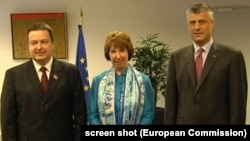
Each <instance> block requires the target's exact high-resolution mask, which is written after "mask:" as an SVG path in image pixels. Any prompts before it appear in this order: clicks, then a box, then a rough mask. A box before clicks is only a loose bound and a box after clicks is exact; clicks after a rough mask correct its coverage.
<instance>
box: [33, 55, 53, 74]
mask: <svg viewBox="0 0 250 141" xmlns="http://www.w3.org/2000/svg"><path fill="white" fill-rule="evenodd" d="M32 62H33V64H34V66H35V69H36V71H37V72H39V69H40V68H41V67H42V65H40V64H38V63H37V62H36V61H35V60H34V59H32ZM52 62H53V57H52V56H51V58H50V60H49V62H48V63H47V64H45V65H44V67H46V68H47V71H48V72H50V71H51V66H52Z"/></svg>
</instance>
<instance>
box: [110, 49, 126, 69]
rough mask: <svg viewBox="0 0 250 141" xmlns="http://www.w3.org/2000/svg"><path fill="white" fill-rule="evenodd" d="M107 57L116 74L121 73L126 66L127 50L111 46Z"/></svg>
mask: <svg viewBox="0 0 250 141" xmlns="http://www.w3.org/2000/svg"><path fill="white" fill-rule="evenodd" d="M109 57H110V61H111V62H112V64H113V66H114V68H115V70H116V71H118V72H122V71H123V70H124V69H125V68H126V67H127V66H128V50H127V49H126V48H121V47H117V46H114V45H113V44H112V45H111V47H110V51H109Z"/></svg>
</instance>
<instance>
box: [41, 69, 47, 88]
mask: <svg viewBox="0 0 250 141" xmlns="http://www.w3.org/2000/svg"><path fill="white" fill-rule="evenodd" d="M46 70H47V69H46V68H45V67H41V68H40V71H42V77H41V84H42V88H43V90H44V92H45V93H47V92H48V77H47V74H46Z"/></svg>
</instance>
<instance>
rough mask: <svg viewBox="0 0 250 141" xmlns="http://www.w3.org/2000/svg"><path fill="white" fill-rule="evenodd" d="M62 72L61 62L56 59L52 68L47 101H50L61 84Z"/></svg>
mask: <svg viewBox="0 0 250 141" xmlns="http://www.w3.org/2000/svg"><path fill="white" fill-rule="evenodd" d="M61 70H62V67H61V65H60V64H59V62H58V61H57V60H55V59H54V60H53V64H52V68H51V72H50V77H49V89H48V94H47V97H46V99H48V98H49V97H50V96H51V94H52V92H53V90H54V89H55V87H56V85H57V84H58V83H59V81H60V76H61Z"/></svg>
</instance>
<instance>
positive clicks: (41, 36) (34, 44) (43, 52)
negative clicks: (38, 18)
mask: <svg viewBox="0 0 250 141" xmlns="http://www.w3.org/2000/svg"><path fill="white" fill-rule="evenodd" d="M28 43H29V52H30V56H31V57H32V58H33V59H34V60H35V61H37V62H38V63H39V64H41V65H45V64H46V63H47V62H48V61H49V60H50V58H51V56H52V53H53V48H54V43H53V42H52V41H51V38H50V35H49V32H48V31H47V30H35V31H31V32H30V33H29V34H28Z"/></svg>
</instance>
